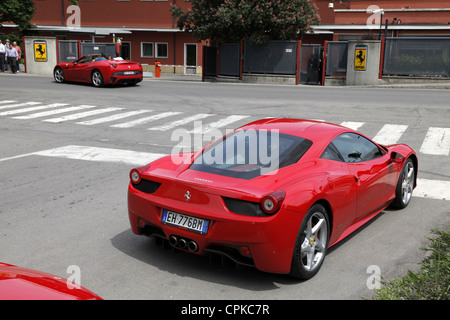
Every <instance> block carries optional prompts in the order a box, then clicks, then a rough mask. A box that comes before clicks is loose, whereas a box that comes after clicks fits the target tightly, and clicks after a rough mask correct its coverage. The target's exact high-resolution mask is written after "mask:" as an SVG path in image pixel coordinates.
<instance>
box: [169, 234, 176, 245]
mask: <svg viewBox="0 0 450 320" xmlns="http://www.w3.org/2000/svg"><path fill="white" fill-rule="evenodd" d="M169 243H170V245H172V246H174V247H175V246H176V245H177V243H178V239H177V237H175V236H170V237H169Z"/></svg>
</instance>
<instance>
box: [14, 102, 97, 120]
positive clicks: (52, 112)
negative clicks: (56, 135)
mask: <svg viewBox="0 0 450 320" xmlns="http://www.w3.org/2000/svg"><path fill="white" fill-rule="evenodd" d="M90 108H95V106H86V105H81V106H78V107H69V108H63V109H57V110H51V111H44V112H38V113H32V114H29V115H27V116H19V117H13V119H34V118H41V117H46V116H52V115H54V114H59V113H64V112H71V111H77V110H83V109H90Z"/></svg>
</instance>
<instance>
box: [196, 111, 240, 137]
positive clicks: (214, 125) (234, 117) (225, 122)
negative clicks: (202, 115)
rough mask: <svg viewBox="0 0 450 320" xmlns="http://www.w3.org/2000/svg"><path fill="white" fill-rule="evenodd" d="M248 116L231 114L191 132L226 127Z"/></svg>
mask: <svg viewBox="0 0 450 320" xmlns="http://www.w3.org/2000/svg"><path fill="white" fill-rule="evenodd" d="M248 117H249V116H242V115H231V116H228V117H226V118H223V119H221V120H219V121H216V122H212V123H210V124H208V125H206V126H201V127H197V128H194V129H193V130H191V131H190V132H191V133H206V132H209V131H211V130H213V129H218V128H222V127H224V126H226V125H229V124H231V123H233V122H236V121H239V120H242V119H245V118H248Z"/></svg>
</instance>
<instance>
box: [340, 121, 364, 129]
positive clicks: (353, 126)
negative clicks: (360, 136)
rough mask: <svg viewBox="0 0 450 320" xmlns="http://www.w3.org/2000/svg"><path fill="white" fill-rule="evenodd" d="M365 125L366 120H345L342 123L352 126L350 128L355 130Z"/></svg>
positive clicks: (345, 125)
mask: <svg viewBox="0 0 450 320" xmlns="http://www.w3.org/2000/svg"><path fill="white" fill-rule="evenodd" d="M363 125H364V122H352V121H344V122H342V123H341V126H343V127H347V128H350V129H352V130H355V131H357V130H358V129H359V128H360V127H362V126H363Z"/></svg>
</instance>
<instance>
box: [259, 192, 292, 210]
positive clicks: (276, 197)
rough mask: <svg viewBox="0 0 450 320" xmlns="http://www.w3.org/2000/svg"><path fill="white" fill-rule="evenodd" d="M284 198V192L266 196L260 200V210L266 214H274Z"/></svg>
mask: <svg viewBox="0 0 450 320" xmlns="http://www.w3.org/2000/svg"><path fill="white" fill-rule="evenodd" d="M285 196H286V193H285V192H284V191H277V192H273V193H270V194H267V195H265V196H264V197H263V198H262V199H261V208H262V209H263V211H264V212H265V213H267V214H274V213H276V212H277V211H278V210H279V209H280V207H281V204H282V203H283V200H284V197H285Z"/></svg>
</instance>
